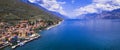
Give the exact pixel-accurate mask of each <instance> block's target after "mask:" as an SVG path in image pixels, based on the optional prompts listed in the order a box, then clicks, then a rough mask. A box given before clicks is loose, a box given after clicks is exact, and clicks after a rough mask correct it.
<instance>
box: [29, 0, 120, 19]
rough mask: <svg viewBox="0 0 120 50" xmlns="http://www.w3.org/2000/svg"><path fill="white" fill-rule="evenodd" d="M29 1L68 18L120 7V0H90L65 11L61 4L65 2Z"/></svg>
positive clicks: (72, 1)
mask: <svg viewBox="0 0 120 50" xmlns="http://www.w3.org/2000/svg"><path fill="white" fill-rule="evenodd" d="M29 1H30V2H31V3H36V4H38V5H40V6H42V7H44V8H46V9H48V10H49V11H54V12H58V13H60V14H62V15H64V16H68V17H69V18H76V17H77V16H80V15H83V14H89V13H100V12H102V11H112V10H114V9H118V8H120V0H92V3H91V4H89V5H87V6H84V7H79V8H76V9H73V10H70V11H69V12H67V11H66V10H64V8H67V7H62V5H64V4H66V2H59V1H57V0H29ZM74 2H75V0H71V3H72V4H74Z"/></svg>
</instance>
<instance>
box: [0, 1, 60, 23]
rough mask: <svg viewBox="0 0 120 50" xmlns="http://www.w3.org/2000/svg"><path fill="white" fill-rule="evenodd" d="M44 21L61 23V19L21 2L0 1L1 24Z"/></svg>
mask: <svg viewBox="0 0 120 50" xmlns="http://www.w3.org/2000/svg"><path fill="white" fill-rule="evenodd" d="M36 19H42V20H47V21H59V20H61V18H58V17H57V16H55V15H53V14H51V13H48V12H45V11H44V10H42V9H40V8H38V7H37V6H34V5H32V4H27V3H24V2H22V1H21V0H0V22H12V21H14V22H17V21H20V20H36Z"/></svg>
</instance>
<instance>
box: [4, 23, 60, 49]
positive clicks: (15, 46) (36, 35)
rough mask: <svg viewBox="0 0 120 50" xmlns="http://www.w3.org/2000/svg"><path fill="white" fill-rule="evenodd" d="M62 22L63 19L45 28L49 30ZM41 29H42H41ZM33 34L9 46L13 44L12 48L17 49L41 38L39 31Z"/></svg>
mask: <svg viewBox="0 0 120 50" xmlns="http://www.w3.org/2000/svg"><path fill="white" fill-rule="evenodd" d="M61 23H62V21H60V22H59V23H57V24H54V25H51V26H48V27H47V28H45V29H47V30H49V29H51V28H53V27H56V26H58V25H60V24H61ZM41 31H42V30H41ZM31 36H33V37H29V38H28V40H25V41H22V42H19V43H18V44H16V45H13V46H12V45H10V44H9V45H8V46H11V48H12V49H15V48H17V47H20V46H23V45H25V44H26V43H29V42H31V41H33V40H35V39H37V38H39V37H40V36H41V35H40V34H38V33H36V34H33V35H31ZM6 47H7V46H6ZM3 48H4V47H3Z"/></svg>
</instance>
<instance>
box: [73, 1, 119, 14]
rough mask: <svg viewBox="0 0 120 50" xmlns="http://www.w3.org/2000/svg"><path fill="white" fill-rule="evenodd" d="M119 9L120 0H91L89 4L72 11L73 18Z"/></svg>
mask: <svg viewBox="0 0 120 50" xmlns="http://www.w3.org/2000/svg"><path fill="white" fill-rule="evenodd" d="M118 8H120V0H93V1H92V3H91V4H89V5H87V6H84V7H80V8H78V9H75V10H74V14H75V15H74V16H80V15H82V14H88V13H100V12H101V11H112V10H114V9H118Z"/></svg>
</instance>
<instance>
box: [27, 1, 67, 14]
mask: <svg viewBox="0 0 120 50" xmlns="http://www.w3.org/2000/svg"><path fill="white" fill-rule="evenodd" d="M29 2H31V3H36V4H38V5H40V6H42V7H44V8H46V9H48V10H49V11H54V12H59V13H60V14H62V15H67V14H66V12H65V11H64V10H63V7H62V5H63V4H65V3H66V2H58V1H56V0H29Z"/></svg>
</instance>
